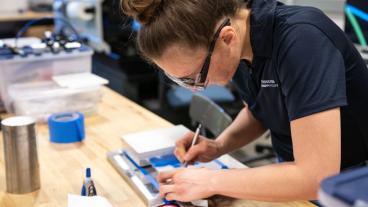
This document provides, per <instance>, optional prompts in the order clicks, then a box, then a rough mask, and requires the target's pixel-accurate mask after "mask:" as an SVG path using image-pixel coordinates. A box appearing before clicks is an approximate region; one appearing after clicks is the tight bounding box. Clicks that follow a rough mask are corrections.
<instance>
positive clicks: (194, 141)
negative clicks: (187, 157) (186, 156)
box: [183, 124, 202, 167]
mask: <svg viewBox="0 0 368 207" xmlns="http://www.w3.org/2000/svg"><path fill="white" fill-rule="evenodd" d="M201 127H202V124H199V125H198V127H197V129H196V131H195V134H194V137H193V140H192V145H191V146H190V147H193V146H194V145H195V144H196V142H197V139H198V137H199V131H200V130H201ZM189 149H190V148H189ZM189 149H188V150H189ZM188 164H189V162H188V161H185V162H184V164H183V165H184V167H188Z"/></svg>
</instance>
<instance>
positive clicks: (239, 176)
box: [209, 162, 319, 202]
mask: <svg viewBox="0 0 368 207" xmlns="http://www.w3.org/2000/svg"><path fill="white" fill-rule="evenodd" d="M306 172H307V171H306V170H303V169H302V168H300V167H298V166H297V165H296V164H294V163H293V162H289V163H282V164H274V165H269V166H264V167H259V168H251V169H234V170H221V171H213V172H212V176H211V179H210V182H211V184H210V185H209V186H212V187H211V191H212V192H213V193H214V194H217V195H224V196H230V197H234V198H239V199H249V200H261V201H274V202H282V201H295V200H314V199H316V196H317V189H318V186H319V182H318V179H316V178H315V177H313V176H312V175H310V174H309V173H306Z"/></svg>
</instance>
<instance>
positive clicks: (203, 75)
mask: <svg viewBox="0 0 368 207" xmlns="http://www.w3.org/2000/svg"><path fill="white" fill-rule="evenodd" d="M230 25H231V23H230V18H226V19H225V21H224V22H223V23H222V24H221V25H220V27H219V28H218V29H217V31H216V33H215V35H214V36H213V39H212V41H211V43H210V47H209V49H208V54H207V57H206V59H205V61H204V63H203V66H202V69H201V71H200V72H199V73H198V74H197V75H196V77H195V78H189V77H182V78H177V77H174V76H172V75H170V74H168V73H166V72H165V74H166V76H167V77H168V78H170V79H171V80H172V81H174V82H175V83H176V84H178V85H179V86H182V87H185V88H188V89H190V90H195V91H198V90H203V89H205V88H206V87H207V84H208V81H207V75H208V70H209V67H210V63H211V58H212V53H213V50H214V49H215V46H216V42H217V39H218V37H219V35H220V32H221V30H222V29H223V28H224V27H225V26H230Z"/></svg>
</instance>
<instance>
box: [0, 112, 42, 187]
mask: <svg viewBox="0 0 368 207" xmlns="http://www.w3.org/2000/svg"><path fill="white" fill-rule="evenodd" d="M1 125H2V130H3V141H4V142H3V143H4V159H5V170H6V191H7V192H8V193H14V194H24V193H30V192H33V191H35V190H38V189H40V169H39V163H38V156H37V143H36V123H35V120H34V119H33V118H30V117H24V116H18V117H11V118H8V119H4V120H3V121H2V122H1Z"/></svg>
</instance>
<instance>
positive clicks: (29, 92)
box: [9, 81, 102, 122]
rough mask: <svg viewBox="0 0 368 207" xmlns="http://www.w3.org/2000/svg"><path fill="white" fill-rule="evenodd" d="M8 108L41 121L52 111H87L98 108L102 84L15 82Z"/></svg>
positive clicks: (11, 89) (92, 111)
mask: <svg viewBox="0 0 368 207" xmlns="http://www.w3.org/2000/svg"><path fill="white" fill-rule="evenodd" d="M9 95H10V97H11V99H12V104H11V109H12V111H14V112H15V113H16V114H17V115H27V116H31V117H34V118H36V119H37V120H38V121H40V122H44V121H46V119H47V117H48V116H49V115H51V114H53V113H57V112H65V111H79V112H82V113H84V114H90V113H94V112H96V111H97V107H98V103H99V102H100V101H101V98H102V90H101V86H94V87H86V88H78V89H72V88H62V87H60V86H59V85H57V84H56V83H55V82H52V81H47V82H38V83H28V84H16V85H12V86H10V87H9Z"/></svg>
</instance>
